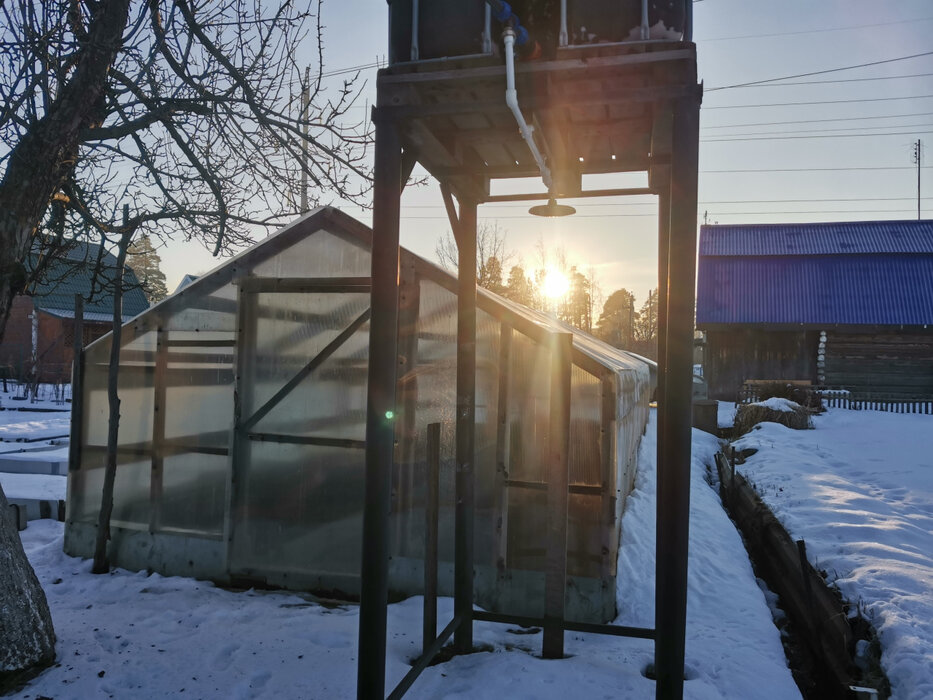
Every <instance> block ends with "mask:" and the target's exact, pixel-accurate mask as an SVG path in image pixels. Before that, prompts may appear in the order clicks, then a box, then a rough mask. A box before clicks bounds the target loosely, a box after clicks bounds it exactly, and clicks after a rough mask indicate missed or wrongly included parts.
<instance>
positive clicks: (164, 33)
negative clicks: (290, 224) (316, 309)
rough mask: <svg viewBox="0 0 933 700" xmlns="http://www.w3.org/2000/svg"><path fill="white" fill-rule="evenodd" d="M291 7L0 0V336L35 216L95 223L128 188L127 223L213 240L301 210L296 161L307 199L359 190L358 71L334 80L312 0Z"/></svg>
mask: <svg viewBox="0 0 933 700" xmlns="http://www.w3.org/2000/svg"><path fill="white" fill-rule="evenodd" d="M300 7H307V6H306V5H304V4H301V3H298V4H294V3H291V2H287V1H285V0H282V1H281V2H277V3H265V4H260V3H252V2H248V1H247V0H174V1H171V2H170V1H169V0H147V1H146V2H141V1H140V2H135V3H134V2H131V0H110V1H108V2H82V1H81V0H47V1H46V2H43V3H36V2H33V1H32V0H18V1H16V0H14V1H12V2H11V1H9V0H8V1H7V2H2V3H0V105H2V107H0V139H2V143H3V148H2V150H0V163H2V166H3V176H2V179H0V336H2V331H3V328H4V327H5V324H6V318H7V315H8V313H9V308H10V304H11V303H12V299H13V296H14V295H15V294H16V293H17V292H19V291H21V290H22V289H23V288H24V286H25V284H26V282H27V281H28V279H27V278H28V273H27V271H26V270H25V268H24V266H23V260H24V258H25V256H26V254H27V252H28V250H29V248H30V244H31V243H32V241H33V240H34V239H35V238H36V237H37V236H38V235H40V234H41V232H42V230H43V228H45V229H46V230H51V231H55V230H56V226H57V230H58V231H65V230H68V231H72V230H74V229H75V228H76V227H77V226H78V224H79V223H81V224H86V225H89V226H90V227H91V228H98V226H97V224H103V223H104V222H107V221H110V220H112V219H113V215H114V212H116V211H118V207H119V206H120V204H121V203H122V202H124V201H131V202H133V211H134V212H135V213H134V217H133V220H132V221H130V222H129V224H128V225H129V226H130V227H132V228H133V229H134V230H139V231H140V232H143V233H149V234H150V235H153V236H157V237H165V236H171V235H178V236H181V237H182V238H184V239H185V240H192V239H198V240H200V241H202V242H204V243H206V244H209V245H210V246H211V247H212V248H213V250H214V252H215V254H216V253H219V252H221V251H225V250H227V249H229V248H231V247H235V246H236V245H237V244H240V243H243V242H245V241H247V240H248V234H249V233H250V231H251V229H252V228H254V227H255V226H256V225H264V226H273V225H278V224H280V223H282V222H283V221H284V220H285V219H286V218H287V217H289V216H291V215H293V214H295V213H297V212H296V211H295V210H294V207H291V208H290V207H289V204H288V201H289V199H290V198H289V196H288V194H289V192H290V191H291V190H293V189H294V188H296V187H297V186H298V183H299V181H300V176H301V171H303V172H304V173H305V175H306V176H307V178H308V179H309V180H310V182H311V185H312V187H313V188H314V191H313V192H314V194H313V197H312V199H313V200H314V201H317V200H318V199H319V198H320V197H321V196H325V194H327V195H328V196H334V197H338V198H343V199H347V200H350V201H356V202H362V200H363V198H364V197H365V195H366V194H367V193H368V190H369V185H370V174H369V170H368V165H367V158H366V153H365V151H366V146H367V143H368V142H369V139H370V134H369V131H368V126H366V125H365V124H363V123H354V122H353V120H351V119H349V114H350V112H349V110H350V108H351V107H352V105H353V103H354V101H355V99H356V98H357V96H358V94H359V90H358V88H359V86H358V81H357V80H356V78H351V79H349V80H347V81H345V82H343V84H342V86H339V87H337V88H336V89H335V90H334V92H333V94H329V93H328V91H327V81H326V79H325V76H324V73H323V54H322V46H321V19H320V10H321V0H318V2H317V3H316V4H314V3H311V10H313V11H311V10H304V9H299V8H300ZM303 46H307V48H308V49H310V51H308V52H307V53H309V54H310V53H311V52H312V51H313V53H314V55H315V56H316V59H317V65H316V66H315V69H316V73H315V74H314V76H313V77H311V78H310V82H311V84H310V85H308V86H307V87H308V88H309V90H308V92H309V96H308V101H309V103H310V105H311V106H310V107H309V108H308V109H307V110H304V109H299V108H298V105H297V102H296V99H295V96H297V95H299V94H300V93H301V92H302V89H303V88H304V87H305V85H304V84H303V81H304V78H303V72H304V71H303V67H301V66H299V64H298V60H299V59H298V56H300V55H301V51H300V49H301V48H302V47H303ZM304 151H307V158H303V157H302V155H303V152H304ZM115 185H116V186H115ZM53 201H54V202H56V203H57V204H56V207H51V208H50V204H51V203H52V202H53Z"/></svg>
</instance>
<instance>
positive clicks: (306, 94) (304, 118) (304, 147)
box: [301, 66, 311, 214]
mask: <svg viewBox="0 0 933 700" xmlns="http://www.w3.org/2000/svg"><path fill="white" fill-rule="evenodd" d="M310 82H311V66H305V79H304V82H303V84H302V86H301V136H302V139H301V213H302V214H304V213H305V212H307V211H308V103H309V102H310V101H311V86H310Z"/></svg>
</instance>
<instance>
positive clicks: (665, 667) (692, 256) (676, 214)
mask: <svg viewBox="0 0 933 700" xmlns="http://www.w3.org/2000/svg"><path fill="white" fill-rule="evenodd" d="M699 107H700V102H699V99H698V98H697V97H694V98H684V99H681V100H678V101H677V102H676V103H675V105H674V122H673V139H672V142H673V148H672V151H671V219H670V226H671V230H670V236H671V238H670V240H671V243H670V254H669V263H668V270H667V272H668V298H667V310H668V311H667V313H668V316H667V326H668V333H667V346H666V355H667V363H666V368H665V369H666V375H667V376H666V378H665V386H664V403H665V404H666V405H664V406H663V407H662V408H661V412H662V415H663V425H664V431H665V439H664V443H663V444H662V445H661V450H662V451H661V454H660V455H659V459H658V511H657V512H658V516H657V517H658V520H657V580H656V586H657V588H656V593H655V595H656V600H655V628H656V629H657V633H658V637H657V641H656V643H655V671H656V674H657V686H656V693H657V697H658V698H665V699H667V698H682V697H683V689H684V642H685V628H686V620H687V554H688V535H689V514H690V456H691V432H692V394H693V386H692V374H693V372H692V366H693V317H694V284H695V281H696V240H697V218H696V214H697V163H698V144H699Z"/></svg>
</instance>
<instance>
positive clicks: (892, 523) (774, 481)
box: [736, 409, 933, 700]
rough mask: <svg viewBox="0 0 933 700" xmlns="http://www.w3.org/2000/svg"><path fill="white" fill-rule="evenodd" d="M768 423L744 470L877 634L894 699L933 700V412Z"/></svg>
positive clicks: (744, 442) (753, 436) (832, 414)
mask: <svg viewBox="0 0 933 700" xmlns="http://www.w3.org/2000/svg"><path fill="white" fill-rule="evenodd" d="M813 424H814V430H802V431H797V430H791V429H789V428H785V427H784V426H782V425H778V424H776V423H762V424H761V426H760V427H759V428H758V429H755V430H752V431H751V432H750V433H748V434H747V435H745V436H743V437H742V438H741V439H740V440H738V441H737V442H736V447H737V449H745V448H756V449H757V450H758V452H757V453H756V454H754V455H752V456H751V457H749V458H748V461H747V462H746V463H745V464H744V465H741V466H740V467H739V471H740V472H742V473H744V474H745V475H746V476H747V477H749V478H750V480H751V481H752V482H753V483H754V484H755V487H756V489H757V490H758V492H759V493H760V494H761V496H762V497H763V498H764V500H765V501H766V502H767V503H768V505H769V506H770V507H771V509H772V510H773V511H774V512H775V514H776V515H777V517H778V518H779V519H780V520H781V521H782V522H783V523H784V525H785V527H786V528H787V530H788V531H789V532H790V534H791V536H793V537H795V538H802V539H805V540H806V543H807V553H808V555H809V557H810V560H811V562H813V563H814V564H815V565H816V566H817V567H818V568H820V569H823V570H825V571H827V573H828V574H829V578H830V580H831V581H833V582H834V583H836V584H837V585H838V586H839V588H840V590H841V591H842V593H843V595H845V597H846V598H847V599H848V600H849V601H851V602H853V603H858V604H860V605H861V606H862V607H863V609H864V611H865V613H866V614H867V615H868V616H869V617H870V618H871V619H872V621H873V623H874V625H875V627H876V629H877V630H878V633H879V637H880V640H881V647H882V659H881V660H882V666H883V667H884V670H885V672H886V673H887V675H888V678H889V679H890V681H891V687H892V691H893V697H894V698H900V699H903V700H913V699H915V698H933V416H925V415H914V414H893V413H884V412H879V411H849V410H844V409H829V411H828V412H827V413H825V414H823V415H820V416H816V417H814V420H813Z"/></svg>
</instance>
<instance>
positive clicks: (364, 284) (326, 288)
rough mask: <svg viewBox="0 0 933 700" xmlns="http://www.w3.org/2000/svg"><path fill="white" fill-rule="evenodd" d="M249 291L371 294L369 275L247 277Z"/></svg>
mask: <svg viewBox="0 0 933 700" xmlns="http://www.w3.org/2000/svg"><path fill="white" fill-rule="evenodd" d="M240 285H241V287H243V288H244V289H245V290H246V291H247V292H253V293H263V294H322V293H334V294H352V293H358V294H369V291H370V288H371V286H372V285H371V280H370V278H369V277H315V278H309V277H246V278H244V279H243V280H242V281H241V282H240Z"/></svg>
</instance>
